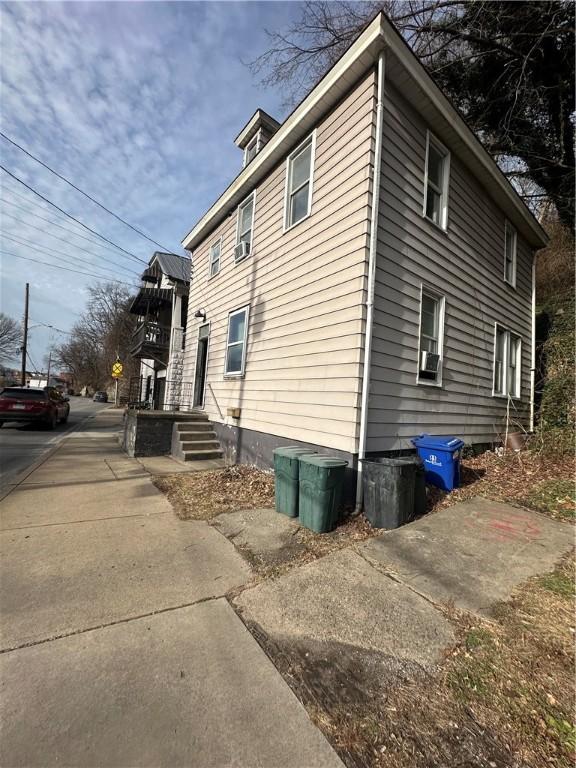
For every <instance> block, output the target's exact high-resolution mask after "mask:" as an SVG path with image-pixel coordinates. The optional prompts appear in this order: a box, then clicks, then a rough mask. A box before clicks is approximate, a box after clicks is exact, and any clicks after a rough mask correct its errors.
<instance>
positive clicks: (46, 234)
mask: <svg viewBox="0 0 576 768" xmlns="http://www.w3.org/2000/svg"><path fill="white" fill-rule="evenodd" d="M8 215H9V216H11V214H8ZM12 218H13V219H15V220H16V221H20V222H22V223H23V224H26V223H27V222H26V221H24V220H23V219H19V218H18V217H17V216H12ZM43 234H44V237H53V238H54V239H55V240H60V242H62V243H66V245H70V246H72V248H74V249H75V250H77V251H80V252H81V253H87V254H88V255H90V256H95V257H96V258H97V259H102V260H103V261H106V262H107V263H108V264H111V265H112V266H113V267H114V268H116V269H123V270H125V271H126V272H129V273H130V274H131V275H134V276H135V277H138V273H137V272H135V271H134V270H132V269H129V268H128V267H125V266H124V265H123V264H116V262H114V261H112V259H107V258H106V256H102V255H101V254H100V253H94V251H89V250H88V249H87V248H82V246H80V245H76V244H75V243H71V242H70V240H66V238H64V237H58V235H53V234H52V233H51V232H44V233H43ZM2 238H6V240H13V241H14V242H18V239H19V240H22V242H21V243H19V244H20V245H30V246H33V247H34V248H38V244H37V243H35V242H33V241H32V240H28V239H27V238H25V237H22V238H20V237H19V238H18V239H16V238H14V236H10V235H7V234H0V240H1V239H2ZM42 250H44V251H53V250H54V248H49V247H48V246H46V245H42ZM60 253H61V251H58V254H60ZM94 267H98V269H106V267H100V265H99V264H94Z"/></svg>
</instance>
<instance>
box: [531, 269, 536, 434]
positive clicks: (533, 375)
mask: <svg viewBox="0 0 576 768" xmlns="http://www.w3.org/2000/svg"><path fill="white" fill-rule="evenodd" d="M535 389H536V254H534V255H533V256H532V317H531V340H530V432H534V396H535Z"/></svg>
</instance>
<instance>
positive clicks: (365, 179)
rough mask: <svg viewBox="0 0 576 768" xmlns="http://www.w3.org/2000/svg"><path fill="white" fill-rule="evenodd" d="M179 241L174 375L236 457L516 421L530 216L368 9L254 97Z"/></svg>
mask: <svg viewBox="0 0 576 768" xmlns="http://www.w3.org/2000/svg"><path fill="white" fill-rule="evenodd" d="M236 143H237V145H238V147H239V150H240V151H239V157H238V161H239V162H238V165H239V173H238V175H237V177H236V178H235V179H234V181H233V182H232V183H231V184H230V186H229V187H228V188H227V189H226V190H224V191H223V193H222V195H221V196H220V197H219V198H218V200H217V201H216V202H215V203H214V204H213V205H212V207H211V208H210V210H208V211H207V212H206V213H205V215H204V216H203V217H202V218H201V219H200V221H198V222H197V223H196V224H195V225H194V227H193V228H192V230H191V231H190V232H189V234H188V235H187V236H186V237H185V239H184V241H183V246H184V247H185V248H186V249H187V250H188V251H189V252H190V253H191V257H192V263H193V280H192V283H191V287H190V299H189V316H188V325H187V327H188V334H187V339H186V349H185V355H184V379H185V380H187V381H189V382H192V383H193V390H194V396H193V402H192V403H190V404H191V405H193V406H194V407H195V408H198V409H202V410H204V411H205V413H206V414H207V415H208V417H209V419H210V421H211V422H212V424H213V426H214V430H215V432H216V434H217V437H218V440H219V441H220V443H221V446H222V449H223V450H224V452H225V455H226V456H227V457H228V458H229V459H230V460H233V461H239V462H250V463H256V464H259V465H263V466H270V465H271V462H272V451H273V449H274V448H275V447H277V446H282V445H303V446H310V447H313V448H314V449H315V450H321V451H322V452H325V453H330V454H333V455H338V456H343V457H344V458H346V459H348V461H349V462H350V466H351V467H352V468H356V467H358V459H359V458H360V459H361V458H363V457H364V456H365V455H366V454H381V453H387V452H394V451H403V450H406V449H409V448H411V443H410V439H411V438H412V437H414V436H416V435H418V434H420V433H423V432H428V433H431V434H440V435H447V434H450V435H452V434H454V435H458V436H460V437H462V438H463V439H464V440H465V441H466V442H467V443H469V444H477V443H490V442H492V441H494V440H495V439H496V436H497V435H498V434H499V433H500V432H501V431H502V429H503V426H504V424H505V422H506V420H507V419H509V420H510V419H513V420H514V421H517V422H521V423H523V424H525V426H526V427H527V428H528V427H530V426H531V420H532V418H533V395H534V392H533V389H534V377H533V371H534V258H533V255H534V251H535V250H536V249H538V248H540V247H542V246H543V245H544V244H545V243H546V236H545V233H544V232H543V230H542V228H541V227H540V225H539V224H538V222H537V221H536V220H535V218H534V217H533V216H532V214H531V213H530V212H529V210H528V209H527V208H526V207H525V205H524V203H523V202H522V200H521V199H520V198H519V196H518V195H517V194H516V192H515V191H514V189H513V188H512V187H511V186H510V184H509V182H508V181H507V180H506V178H505V177H504V176H503V175H502V173H501V171H500V170H499V169H498V167H497V166H496V164H495V163H494V161H493V160H492V158H491V157H490V156H489V155H488V154H487V152H486V151H485V150H484V149H483V147H482V146H481V144H480V143H479V141H478V140H477V139H476V137H475V136H474V134H473V133H472V132H471V130H470V129H469V128H468V126H467V125H466V124H465V122H464V121H463V119H462V117H461V116H460V114H459V113H458V112H457V110H456V109H455V108H454V106H453V105H452V104H451V103H450V102H449V101H448V99H447V98H446V97H445V96H444V95H443V93H442V92H441V91H440V90H439V88H438V87H437V86H436V84H435V83H434V81H433V80H432V79H431V77H430V76H429V75H428V74H427V72H426V70H425V69H424V68H423V67H422V65H421V64H420V63H419V61H418V60H417V59H416V57H415V56H414V54H413V53H412V52H411V50H410V49H409V48H408V46H407V45H406V44H405V42H404V40H403V39H402V38H401V36H400V35H399V34H398V33H397V32H396V30H395V29H394V28H393V27H392V25H391V24H390V23H389V21H388V20H387V19H386V17H385V16H384V15H382V14H380V15H378V16H377V17H376V18H375V19H374V21H373V22H372V23H371V24H370V25H369V26H368V27H367V28H366V29H365V30H364V32H363V33H362V34H361V35H360V36H359V38H358V39H357V41H356V42H355V43H354V44H353V45H352V46H351V48H350V49H349V50H348V51H347V52H346V53H345V54H344V56H343V57H342V58H341V59H340V60H339V61H338V62H337V64H336V65H335V66H334V67H333V68H332V69H331V70H330V71H329V72H328V73H327V74H326V75H325V77H324V78H323V79H322V80H321V81H320V82H319V83H318V84H317V85H316V87H315V88H314V89H313V90H312V91H311V92H310V93H309V94H308V96H307V97H306V98H305V99H304V100H303V101H302V102H301V103H300V105H299V106H298V107H297V108H296V109H295V110H294V111H293V112H292V114H291V115H290V116H289V117H288V118H287V119H286V120H285V121H284V122H283V123H281V124H280V123H278V122H277V121H275V120H274V119H273V118H271V117H270V116H268V115H266V114H265V113H264V112H262V111H261V110H258V111H257V112H256V113H255V114H254V115H253V117H252V118H251V119H250V121H249V123H248V124H247V125H246V127H245V128H244V129H243V130H242V131H241V132H240V134H239V136H238V137H237V139H236Z"/></svg>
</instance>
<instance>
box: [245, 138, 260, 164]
mask: <svg viewBox="0 0 576 768" xmlns="http://www.w3.org/2000/svg"><path fill="white" fill-rule="evenodd" d="M259 149H260V131H258V133H257V134H256V136H254V138H253V139H252V140H251V141H250V142H249V143H248V144H247V145H246V149H245V150H244V167H246V166H247V165H248V163H251V162H252V160H254V158H255V157H256V155H257V154H258V150H259Z"/></svg>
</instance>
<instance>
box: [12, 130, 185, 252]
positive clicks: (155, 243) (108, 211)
mask: <svg viewBox="0 0 576 768" xmlns="http://www.w3.org/2000/svg"><path fill="white" fill-rule="evenodd" d="M0 136H2V138H3V139H6V141H9V142H10V144H12V145H13V146H15V147H17V148H18V149H19V150H20V151H21V152H24V154H25V155H28V157H31V158H32V160H35V161H36V162H37V163H40V165H41V166H42V167H43V168H46V170H48V171H50V173H53V174H54V176H57V177H58V178H59V179H61V180H62V181H64V182H66V184H69V185H70V186H71V187H72V189H75V190H76V191H77V192H80V194H81V195H84V197H86V198H87V199H88V200H90V201H91V202H92V203H94V204H95V205H97V206H99V207H100V208H102V210H103V211H106V213H109V214H110V216H114V218H115V219H116V220H117V221H120V222H121V223H122V224H124V225H125V226H126V227H129V228H130V229H131V230H132V231H133V232H136V233H137V234H138V235H140V236H141V237H143V238H145V239H146V240H148V241H149V242H151V243H153V244H154V245H157V246H158V247H159V248H161V249H162V250H163V251H166V252H167V253H172V252H171V251H170V249H169V248H166V246H165V245H162V244H161V243H157V242H156V240H153V239H152V238H151V237H149V236H148V235H147V234H146V233H145V232H142V231H141V230H139V229H138V228H137V227H134V226H133V225H132V224H130V223H129V222H127V221H125V220H124V219H123V218H121V217H120V216H118V215H117V214H116V213H114V211H111V210H110V209H109V208H106V206H105V205H103V204H102V203H100V202H98V200H95V199H94V198H93V197H92V196H91V195H89V194H88V193H87V192H84V190H83V189H80V187H77V186H76V184H73V183H72V182H71V181H70V180H69V179H67V178H66V177H65V176H62V175H61V174H60V173H58V172H57V171H55V170H54V169H53V168H51V167H50V166H49V165H47V164H46V163H44V162H42V160H40V159H39V158H38V157H36V156H35V155H33V154H32V153H31V152H29V151H28V150H27V149H24V147H22V146H20V144H18V143H17V142H15V141H14V140H13V139H11V138H10V137H9V136H6V134H5V133H2V131H0ZM174 255H175V256H176V255H177V254H174Z"/></svg>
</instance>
